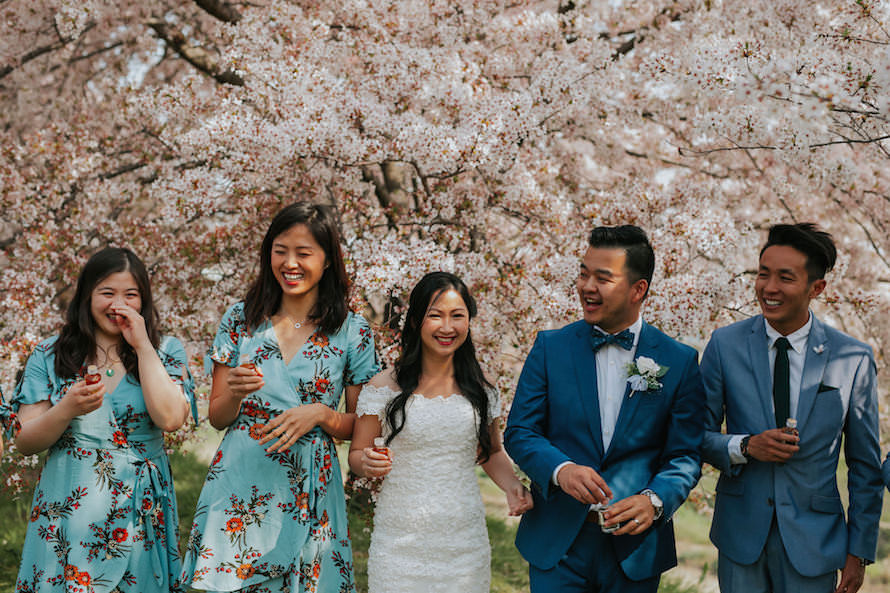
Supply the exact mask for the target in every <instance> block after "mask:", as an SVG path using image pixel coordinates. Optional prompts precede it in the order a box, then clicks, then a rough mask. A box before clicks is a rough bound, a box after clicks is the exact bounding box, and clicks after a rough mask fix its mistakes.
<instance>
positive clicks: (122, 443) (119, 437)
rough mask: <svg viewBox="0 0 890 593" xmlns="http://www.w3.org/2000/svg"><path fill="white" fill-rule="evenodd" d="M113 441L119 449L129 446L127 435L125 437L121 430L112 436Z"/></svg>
mask: <svg viewBox="0 0 890 593" xmlns="http://www.w3.org/2000/svg"><path fill="white" fill-rule="evenodd" d="M111 440H113V441H114V444H115V445H117V446H118V447H126V446H127V435H125V434H124V433H123V432H121V431H120V430H116V431H114V434H113V435H112V436H111Z"/></svg>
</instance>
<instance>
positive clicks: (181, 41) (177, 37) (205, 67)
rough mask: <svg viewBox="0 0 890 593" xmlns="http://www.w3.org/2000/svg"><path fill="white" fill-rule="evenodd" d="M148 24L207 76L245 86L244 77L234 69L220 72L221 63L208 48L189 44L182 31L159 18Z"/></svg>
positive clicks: (173, 48) (183, 57) (222, 81)
mask: <svg viewBox="0 0 890 593" xmlns="http://www.w3.org/2000/svg"><path fill="white" fill-rule="evenodd" d="M146 24H147V25H148V26H149V27H151V28H152V29H153V30H154V32H155V33H156V34H157V36H158V37H160V38H161V39H163V40H164V42H165V43H166V44H167V45H168V46H169V47H170V48H171V49H172V50H173V51H175V52H176V53H177V54H178V55H179V56H180V57H181V58H182V59H184V60H185V61H186V62H188V63H189V64H191V65H192V66H194V67H195V68H196V69H198V70H199V71H200V72H203V73H204V74H206V75H207V76H210V77H212V78H214V79H215V80H216V81H217V82H221V83H223V84H231V85H233V86H244V79H243V78H241V77H240V76H238V74H236V73H235V72H234V71H232V70H226V71H224V72H220V68H219V64H217V63H216V60H214V59H213V58H212V57H211V56H210V54H209V53H207V50H205V49H204V48H201V47H197V46H194V45H191V44H189V43H188V42H187V41H186V38H185V35H184V34H183V33H182V31H180V30H178V29H176V28H175V27H173V26H171V25H169V24H167V23H165V22H163V21H160V20H158V19H154V20H151V21H148V22H147V23H146Z"/></svg>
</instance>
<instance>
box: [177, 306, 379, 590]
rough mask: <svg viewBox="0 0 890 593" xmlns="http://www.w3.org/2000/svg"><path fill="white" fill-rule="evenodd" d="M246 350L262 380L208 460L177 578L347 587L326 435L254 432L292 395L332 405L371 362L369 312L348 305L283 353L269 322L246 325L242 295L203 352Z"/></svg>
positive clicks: (346, 553)
mask: <svg viewBox="0 0 890 593" xmlns="http://www.w3.org/2000/svg"><path fill="white" fill-rule="evenodd" d="M245 354H247V356H248V357H249V360H250V362H252V363H254V364H255V365H256V366H257V367H258V368H259V369H260V371H261V372H262V374H263V381H264V386H263V387H262V388H261V389H260V390H258V391H256V392H254V393H252V394H250V395H248V396H247V397H246V398H245V399H244V400H243V402H242V404H241V410H240V413H239V415H238V417H237V418H236V419H235V421H234V422H233V423H232V424H231V425H230V426H229V427H228V429H227V431H226V434H225V436H224V438H223V440H222V442H221V443H220V446H219V449H217V451H216V454H215V456H214V457H213V460H212V462H211V464H210V468H209V470H208V473H207V478H206V480H205V482H204V487H203V489H202V490H201V496H200V498H199V500H198V507H197V510H196V511H195V522H194V525H193V527H192V530H191V533H190V535H189V542H188V547H187V550H186V553H185V558H184V560H183V583H182V584H183V587H187V586H191V587H193V588H195V589H200V590H209V591H236V590H242V589H243V590H245V591H251V592H254V591H256V592H261V591H262V592H275V593H277V592H279V591H287V592H294V593H295V592H298V591H299V592H303V591H312V592H316V593H350V592H352V591H354V590H355V585H354V582H353V572H352V548H351V547H350V543H349V538H348V532H347V521H346V502H345V497H344V494H343V482H342V477H341V473H340V465H339V462H338V459H337V452H336V450H335V447H334V442H333V439H332V438H331V436H330V435H328V434H327V433H326V432H324V431H323V430H322V429H321V428H319V427H317V426H316V427H315V428H314V429H312V430H311V431H309V432H308V433H307V434H305V435H304V436H302V437H301V438H300V439H299V440H298V441H297V442H296V443H295V444H294V445H292V446H291V447H290V449H289V450H287V451H276V452H273V453H267V452H266V451H265V449H266V448H267V447H269V446H270V444H268V443H267V444H266V445H260V444H259V442H258V441H259V440H260V439H261V438H262V436H263V435H262V433H261V432H260V431H261V429H262V428H263V426H264V425H265V424H266V422H268V421H269V420H270V419H271V418H274V417H275V416H277V415H279V414H280V413H282V412H283V411H285V410H287V409H289V408H293V407H296V406H299V405H304V404H311V403H322V404H325V405H327V406H330V407H331V408H332V409H337V406H338V404H339V402H340V398H341V395H342V393H343V388H344V387H345V386H349V385H360V384H363V383H366V382H367V381H368V380H369V379H370V378H371V377H373V376H374V375H375V374H376V373H377V371H378V365H377V358H376V354H375V350H374V336H373V334H372V332H371V328H370V327H369V326H368V322H367V321H365V319H364V318H362V317H361V316H359V315H355V314H354V313H349V315H348V317H347V319H346V321H345V322H344V323H343V325H342V326H341V328H340V329H339V330H338V331H337V332H336V333H335V334H333V335H326V334H324V333H322V332H321V331H320V330H318V331H316V332H315V333H313V334H312V335H311V336H310V337H309V338H308V339H307V341H306V343H305V344H304V345H303V347H302V349H301V350H300V351H299V352H297V353H296V354H295V355H294V357H293V358H292V359H291V360H290V361H289V362H288V364H285V363H284V360H283V358H282V355H281V350H280V348H279V345H278V340H277V338H276V336H275V331H274V329H273V328H272V325H271V323H270V322H269V321H268V320H267V321H264V322H263V324H262V325H260V326H259V327H258V328H256V330H254V331H253V332H251V331H249V329H248V328H247V325H246V323H245V319H244V304H243V303H237V304H235V305H233V306H232V307H230V308H229V310H228V311H227V312H226V314H225V315H224V317H223V319H222V322H221V324H220V327H219V331H218V333H217V335H216V338H215V340H214V342H213V346H212V348H211V350H210V353H209V355H208V361H207V363H208V367H209V366H210V365H211V363H212V362H217V363H219V364H224V365H227V366H229V367H235V366H237V365H238V364H239V362H240V361H242V360H243V359H242V356H243V355H245Z"/></svg>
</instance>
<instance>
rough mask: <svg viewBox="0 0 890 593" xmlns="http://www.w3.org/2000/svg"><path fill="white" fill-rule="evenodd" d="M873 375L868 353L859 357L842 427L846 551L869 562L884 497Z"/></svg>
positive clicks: (875, 372)
mask: <svg viewBox="0 0 890 593" xmlns="http://www.w3.org/2000/svg"><path fill="white" fill-rule="evenodd" d="M876 374H877V371H876V369H875V362H874V359H873V358H872V356H871V355H870V354H869V355H867V356H863V357H862V361H861V362H860V364H859V366H858V368H857V369H856V374H855V376H854V377H853V383H852V389H851V390H850V407H849V410H848V412H847V423H846V426H845V427H844V457H845V458H846V461H847V489H848V491H849V494H850V506H849V509H848V511H847V553H849V554H852V555H853V556H856V557H858V558H865V559H867V560H870V561H874V559H875V550H876V548H877V542H878V526H879V522H880V518H881V507H882V502H883V496H884V484H883V480H882V478H881V465H880V464H881V446H880V442H879V439H878V417H879V416H878V392H877V378H876Z"/></svg>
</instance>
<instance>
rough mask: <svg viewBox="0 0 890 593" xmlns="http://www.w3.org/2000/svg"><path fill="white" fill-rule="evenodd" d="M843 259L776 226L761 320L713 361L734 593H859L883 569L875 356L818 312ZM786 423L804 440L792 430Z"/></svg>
mask: <svg viewBox="0 0 890 593" xmlns="http://www.w3.org/2000/svg"><path fill="white" fill-rule="evenodd" d="M835 259H836V250H835V246H834V242H833V241H832V239H831V236H830V235H829V234H828V233H825V232H824V231H821V230H819V229H818V228H817V227H816V226H815V225H812V224H809V223H802V224H794V225H787V224H782V225H776V226H774V227H772V228H771V229H770V232H769V237H768V239H767V242H766V245H765V246H764V247H763V249H762V250H761V253H760V262H759V268H758V272H757V279H756V281H755V284H754V289H755V293H756V296H757V301H758V303H759V304H760V309H761V312H762V314H761V315H758V316H756V317H752V318H750V319H746V320H744V321H740V322H738V323H735V324H733V325H730V326H727V327H724V328H721V329H718V330H717V331H715V332H714V334H713V336H712V337H711V340H710V342H709V343H708V346H707V348H706V349H705V353H704V355H703V357H702V375H703V377H704V382H705V391H706V392H707V398H708V399H707V401H708V417H707V432H706V434H705V440H704V445H703V447H702V456H703V458H704V460H705V461H707V462H708V463H710V464H711V465H713V466H714V467H716V468H717V469H719V470H720V480H719V481H718V482H717V500H716V506H715V509H714V519H713V522H712V524H711V541H713V542H714V544H715V545H716V546H717V548H718V549H719V564H718V577H719V581H720V589H721V591H722V592H723V593H758V592H767V591H772V592H776V593H785V592H795V593H796V592H802V593H808V592H822V593H830V592H831V591H835V590H836V591H837V592H838V593H854V592H855V591H856V590H858V589H859V587H860V586H861V585H862V581H863V578H864V574H865V565H866V564H867V563H869V562H872V561H873V560H874V557H875V548H876V545H877V537H878V521H879V519H880V515H881V499H882V495H883V485H882V481H881V461H880V447H879V441H878V400H877V387H876V379H875V375H876V369H875V362H874V358H873V356H872V350H871V348H870V347H869V346H867V345H866V344H863V343H862V342H859V341H857V340H854V339H853V338H851V337H850V336H847V335H845V334H843V333H841V332H839V331H837V330H836V329H834V328H832V327H830V326H828V325H827V324H825V323H823V322H822V321H820V320H819V319H817V318H816V317H815V316H814V315H813V314H812V313H811V312H810V310H809V304H810V301H811V300H812V299H814V298H816V297H817V296H818V295H819V294H820V293H821V292H822V291H823V290H824V289H825V279H824V276H825V273H826V272H827V271H828V270H830V269H831V268H832V267H833V265H834V262H835ZM788 418H792V419H793V420H796V431H797V434H795V432H794V431H793V430H791V429H790V428H787V429H785V430H783V428H785V427H786V425H793V424H795V423H794V422H791V423H789V422H787V419H788ZM724 419H725V421H726V432H725V433H723V432H721V427H722V426H723V423H724ZM842 444H843V447H844V457H845V459H846V463H847V467H848V474H847V490H848V493H849V508H848V512H847V517H846V520H845V517H844V507H843V505H842V503H841V497H840V494H839V492H838V485H837V480H836V474H837V466H838V457H839V455H840V450H841V445H842ZM839 569H840V570H842V572H841V581H840V583H839V584H837V588H836V589H835V584H836V583H837V571H838V570H839Z"/></svg>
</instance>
